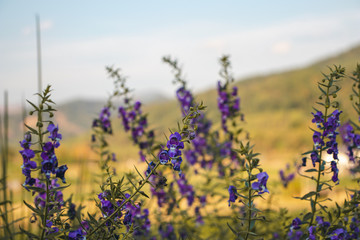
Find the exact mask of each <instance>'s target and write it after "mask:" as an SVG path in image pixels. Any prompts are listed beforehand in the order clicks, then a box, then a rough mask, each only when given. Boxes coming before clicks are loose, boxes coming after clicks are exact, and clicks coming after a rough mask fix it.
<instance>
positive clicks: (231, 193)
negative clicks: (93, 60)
mask: <svg viewBox="0 0 360 240" xmlns="http://www.w3.org/2000/svg"><path fill="white" fill-rule="evenodd" d="M228 191H229V200H228V203H229V207H230V202H233V203H234V202H235V200H236V199H237V198H238V197H237V194H238V193H237V190H236V187H234V186H232V185H230V186H229V189H228Z"/></svg>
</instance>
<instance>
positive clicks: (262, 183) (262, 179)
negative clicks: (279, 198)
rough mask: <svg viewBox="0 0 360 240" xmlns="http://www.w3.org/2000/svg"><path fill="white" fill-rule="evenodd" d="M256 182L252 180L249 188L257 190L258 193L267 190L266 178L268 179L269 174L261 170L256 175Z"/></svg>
mask: <svg viewBox="0 0 360 240" xmlns="http://www.w3.org/2000/svg"><path fill="white" fill-rule="evenodd" d="M256 177H257V179H258V182H254V183H252V184H251V188H252V189H254V190H257V191H259V194H263V193H264V192H267V193H268V192H269V190H268V189H267V188H266V183H267V180H268V179H269V175H268V174H267V173H266V172H261V173H259V174H258V175H257V176H256Z"/></svg>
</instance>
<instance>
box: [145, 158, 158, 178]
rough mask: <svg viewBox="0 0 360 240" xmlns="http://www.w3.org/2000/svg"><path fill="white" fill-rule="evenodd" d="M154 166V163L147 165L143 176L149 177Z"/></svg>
mask: <svg viewBox="0 0 360 240" xmlns="http://www.w3.org/2000/svg"><path fill="white" fill-rule="evenodd" d="M155 166H156V164H155V163H154V162H152V161H151V162H150V163H149V165H148V168H147V170H146V172H145V175H146V176H149V174H150V173H151V171H152V170H153V169H154V167H155Z"/></svg>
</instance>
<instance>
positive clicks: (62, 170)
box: [55, 165, 68, 183]
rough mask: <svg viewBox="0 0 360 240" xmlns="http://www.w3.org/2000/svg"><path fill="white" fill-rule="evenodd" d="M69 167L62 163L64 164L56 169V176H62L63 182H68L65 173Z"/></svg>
mask: <svg viewBox="0 0 360 240" xmlns="http://www.w3.org/2000/svg"><path fill="white" fill-rule="evenodd" d="M67 169H68V167H67V166H66V165H62V166H60V167H58V168H57V169H55V174H56V177H57V178H60V179H61V181H62V182H63V183H66V180H65V177H64V175H65V172H66V170H67Z"/></svg>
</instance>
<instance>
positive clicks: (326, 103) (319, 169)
mask: <svg viewBox="0 0 360 240" xmlns="http://www.w3.org/2000/svg"><path fill="white" fill-rule="evenodd" d="M329 90H330V83H329V85H328V87H327V90H326V99H325V114H324V123H325V122H326V121H327V113H328V109H329V108H330V99H329ZM328 103H329V104H328ZM324 138H325V137H324V135H323V134H322V137H321V140H322V141H324ZM322 152H323V149H322V147H321V148H320V149H319V167H318V175H317V179H316V190H315V192H316V194H315V199H314V202H313V205H312V206H311V212H312V215H311V220H310V223H309V227H310V226H312V224H313V222H314V217H315V213H316V204H317V200H318V196H319V193H320V190H319V186H320V179H321V172H322V171H321V166H322V161H323V160H322ZM310 204H311V201H310Z"/></svg>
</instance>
